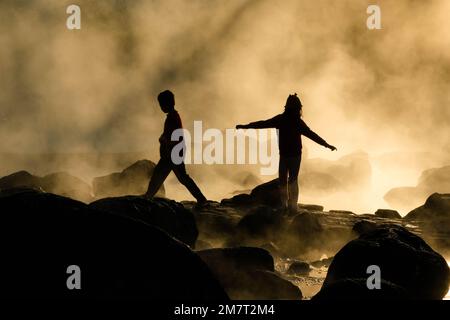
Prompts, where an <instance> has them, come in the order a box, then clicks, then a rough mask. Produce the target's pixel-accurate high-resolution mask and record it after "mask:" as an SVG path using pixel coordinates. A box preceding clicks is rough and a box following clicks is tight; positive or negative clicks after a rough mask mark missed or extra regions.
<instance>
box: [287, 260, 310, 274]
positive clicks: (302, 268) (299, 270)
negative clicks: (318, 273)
mask: <svg viewBox="0 0 450 320" xmlns="http://www.w3.org/2000/svg"><path fill="white" fill-rule="evenodd" d="M310 271H311V266H310V265H309V264H308V263H307V262H303V261H294V262H292V263H291V265H290V266H289V268H288V270H287V272H288V273H290V274H296V275H301V276H304V275H308V274H309V272H310Z"/></svg>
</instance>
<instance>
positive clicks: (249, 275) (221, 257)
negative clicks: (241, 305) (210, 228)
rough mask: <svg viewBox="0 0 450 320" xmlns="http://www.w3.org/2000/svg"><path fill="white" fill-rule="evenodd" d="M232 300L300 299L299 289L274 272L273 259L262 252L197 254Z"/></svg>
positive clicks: (242, 249) (238, 250)
mask: <svg viewBox="0 0 450 320" xmlns="http://www.w3.org/2000/svg"><path fill="white" fill-rule="evenodd" d="M198 254H199V256H200V257H201V258H202V259H203V260H204V261H205V262H206V264H207V265H208V266H209V267H210V268H211V270H212V271H213V273H214V274H215V275H216V277H217V279H219V281H220V283H221V284H222V286H223V287H224V288H225V290H226V292H227V293H228V295H229V297H230V298H231V299H245V300H248V299H258V300H267V299H277V300H280V299H289V300H298V299H301V298H302V293H301V291H300V289H299V288H298V287H297V286H295V285H294V284H292V283H291V282H289V281H288V280H285V279H283V278H281V277H280V276H279V275H277V274H276V273H275V272H274V265H273V258H272V256H271V255H270V253H269V252H268V251H266V250H264V249H261V248H251V247H239V248H222V249H209V250H203V251H198Z"/></svg>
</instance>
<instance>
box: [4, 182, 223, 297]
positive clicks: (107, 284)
mask: <svg viewBox="0 0 450 320" xmlns="http://www.w3.org/2000/svg"><path fill="white" fill-rule="evenodd" d="M0 211H1V212H2V223H1V224H0V243H1V248H0V249H1V251H2V264H1V265H0V272H1V274H3V275H7V276H5V277H4V278H3V280H2V286H1V288H0V291H1V292H2V295H8V297H22V298H23V297H28V298H36V297H39V298H58V299H62V298H143V299H155V300H168V299H171V300H174V299H175V300H177V299H178V300H181V301H192V300H196V301H198V300H201V301H206V300H219V301H220V300H226V299H227V295H226V293H225V292H224V290H223V288H222V287H221V285H220V284H219V283H218V281H217V280H216V278H215V277H214V276H213V274H212V273H211V271H210V270H209V268H208V267H207V265H206V264H205V263H204V262H203V261H202V260H201V259H200V257H199V256H198V255H197V254H195V253H194V252H193V251H191V250H190V249H189V248H188V247H187V246H185V245H184V244H182V243H181V242H179V241H176V240H174V239H173V238H171V237H170V236H169V235H168V234H167V233H165V232H164V231H162V230H160V229H159V228H156V227H153V226H151V225H148V224H145V223H143V222H141V221H138V220H135V219H130V218H126V217H123V216H119V215H115V214H110V213H108V212H105V211H98V210H94V209H93V208H92V207H89V206H87V205H86V204H84V203H82V202H78V201H75V200H72V199H69V198H65V197H62V196H57V195H54V194H50V193H42V192H38V191H35V190H30V189H16V190H15V191H14V192H13V191H11V190H10V191H9V192H7V193H4V192H2V191H0ZM12 239H14V241H12ZM70 265H77V266H78V267H79V268H80V270H81V288H82V289H81V290H67V287H66V281H67V277H68V275H67V273H66V270H67V268H68V266H70ZM180 266H182V268H180ZM30 268H32V270H33V272H30ZM30 284H32V285H30Z"/></svg>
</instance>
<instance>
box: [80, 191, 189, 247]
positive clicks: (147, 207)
mask: <svg viewBox="0 0 450 320" xmlns="http://www.w3.org/2000/svg"><path fill="white" fill-rule="evenodd" d="M89 207H90V208H92V209H96V210H102V211H105V212H108V213H113V214H116V215H119V216H122V217H126V218H131V219H135V220H138V221H142V222H144V223H147V224H150V225H152V226H155V227H158V228H161V229H162V230H164V231H166V232H167V233H168V234H169V235H171V236H172V237H174V238H176V239H178V240H180V241H182V242H184V243H185V244H187V245H189V246H191V247H194V246H195V242H196V241H197V237H198V230H197V225H196V222H195V219H194V216H193V214H192V212H191V211H189V210H186V209H185V208H184V207H183V206H182V205H181V204H179V203H177V202H175V201H173V200H168V199H163V198H154V199H153V200H147V199H145V198H143V197H139V196H123V197H116V198H105V199H100V200H97V201H94V202H92V203H91V204H89Z"/></svg>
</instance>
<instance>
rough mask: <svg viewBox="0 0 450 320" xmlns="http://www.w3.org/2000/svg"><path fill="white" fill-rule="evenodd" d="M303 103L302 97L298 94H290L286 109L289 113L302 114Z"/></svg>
mask: <svg viewBox="0 0 450 320" xmlns="http://www.w3.org/2000/svg"><path fill="white" fill-rule="evenodd" d="M302 107H303V105H302V103H301V101H300V98H299V97H298V96H297V94H296V93H294V94H290V95H289V97H288V98H287V100H286V105H285V106H284V111H285V112H286V113H288V114H292V115H297V114H299V115H300V116H301V115H302Z"/></svg>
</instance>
